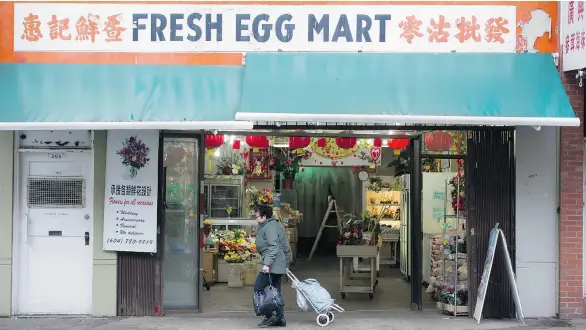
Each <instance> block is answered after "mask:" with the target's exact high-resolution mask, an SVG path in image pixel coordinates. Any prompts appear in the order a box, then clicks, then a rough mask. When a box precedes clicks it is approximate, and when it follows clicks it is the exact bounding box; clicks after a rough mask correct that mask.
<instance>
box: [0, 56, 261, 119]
mask: <svg viewBox="0 0 586 330" xmlns="http://www.w3.org/2000/svg"><path fill="white" fill-rule="evenodd" d="M242 71H243V68H242V67H239V66H192V65H185V66H183V65H173V66H171V65H169V66H167V65H164V66H163V65H98V64H91V65H89V64H88V65H84V64H0V100H2V102H0V129H26V128H31V127H34V128H36V129H43V128H46V129H58V128H60V127H62V128H69V129H76V128H77V129H80V128H83V129H115V128H157V129H195V128H252V124H251V123H237V122H235V121H234V114H235V111H236V109H237V108H238V106H239V104H240V96H241V92H242Z"/></svg>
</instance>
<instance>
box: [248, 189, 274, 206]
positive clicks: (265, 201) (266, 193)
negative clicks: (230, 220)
mask: <svg viewBox="0 0 586 330" xmlns="http://www.w3.org/2000/svg"><path fill="white" fill-rule="evenodd" d="M245 202H246V205H248V208H249V209H250V210H252V209H254V207H255V206H257V205H273V193H272V192H271V191H270V190H269V189H267V188H265V189H263V190H262V191H259V190H258V189H256V187H255V186H252V187H250V188H247V189H246V198H245Z"/></svg>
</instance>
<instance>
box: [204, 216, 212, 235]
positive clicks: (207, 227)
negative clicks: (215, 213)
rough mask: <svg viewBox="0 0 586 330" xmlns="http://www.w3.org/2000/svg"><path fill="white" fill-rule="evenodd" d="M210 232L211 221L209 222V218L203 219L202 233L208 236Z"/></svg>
mask: <svg viewBox="0 0 586 330" xmlns="http://www.w3.org/2000/svg"><path fill="white" fill-rule="evenodd" d="M211 232H212V223H211V222H210V220H208V219H205V220H204V221H203V234H204V235H205V236H206V237H207V236H210V234H211Z"/></svg>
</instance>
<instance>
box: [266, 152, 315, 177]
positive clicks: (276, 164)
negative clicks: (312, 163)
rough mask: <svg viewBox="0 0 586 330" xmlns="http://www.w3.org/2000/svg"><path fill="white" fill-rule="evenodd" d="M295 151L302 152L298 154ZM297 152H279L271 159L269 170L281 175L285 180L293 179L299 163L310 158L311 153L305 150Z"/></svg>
mask: <svg viewBox="0 0 586 330" xmlns="http://www.w3.org/2000/svg"><path fill="white" fill-rule="evenodd" d="M297 150H302V151H300V152H298V151H297ZM297 150H289V151H287V152H280V153H279V154H278V155H276V156H273V157H271V158H270V161H271V165H270V166H269V169H270V170H274V171H276V172H277V173H281V174H283V177H285V178H295V174H297V173H298V172H299V169H300V163H301V161H303V160H306V159H308V158H309V157H311V151H309V150H306V149H297Z"/></svg>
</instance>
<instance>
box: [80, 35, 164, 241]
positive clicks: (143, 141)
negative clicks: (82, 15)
mask: <svg viewBox="0 0 586 330" xmlns="http://www.w3.org/2000/svg"><path fill="white" fill-rule="evenodd" d="M88 26H89V25H88ZM86 37H87V38H88V39H87V40H90V39H91V37H90V36H87V35H86ZM158 136H159V134H158V131H152V130H150V131H149V130H142V131H130V130H124V131H116V130H114V131H108V146H107V148H108V149H107V156H106V198H105V205H104V241H103V246H104V250H107V251H130V252H156V251H157V191H156V187H157V177H158V161H157V159H158V158H157V157H158V156H157V155H158V151H157V150H158V147H159V146H158V143H159V138H158Z"/></svg>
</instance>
